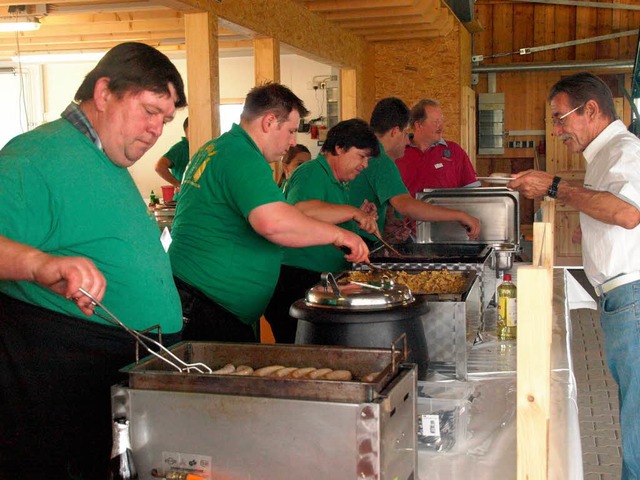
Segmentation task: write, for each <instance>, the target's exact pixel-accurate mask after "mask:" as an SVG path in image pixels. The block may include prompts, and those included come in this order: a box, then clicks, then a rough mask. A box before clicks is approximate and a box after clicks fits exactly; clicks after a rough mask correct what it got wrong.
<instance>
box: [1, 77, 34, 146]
mask: <svg viewBox="0 0 640 480" xmlns="http://www.w3.org/2000/svg"><path fill="white" fill-rule="evenodd" d="M18 72H20V70H19V69H17V68H16V69H14V68H12V67H9V68H0V91H1V92H2V96H0V109H1V110H0V111H2V115H1V116H0V148H2V147H4V146H5V145H6V143H7V142H8V141H9V140H11V139H12V138H13V137H15V136H16V135H19V134H21V133H24V132H27V131H29V130H32V129H33V128H35V127H37V126H38V125H39V124H40V123H42V120H41V119H42V111H43V108H42V105H43V104H42V75H41V73H40V67H37V66H29V67H25V66H23V67H22V74H20V73H18Z"/></svg>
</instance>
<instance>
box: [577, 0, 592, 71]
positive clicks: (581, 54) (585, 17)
mask: <svg viewBox="0 0 640 480" xmlns="http://www.w3.org/2000/svg"><path fill="white" fill-rule="evenodd" d="M596 21H597V12H596V10H595V9H594V8H576V38H577V39H583V38H592V37H595V36H597V31H598V27H597V25H596ZM596 47H597V45H596V42H591V43H583V44H581V45H576V47H575V59H576V60H591V59H593V58H596Z"/></svg>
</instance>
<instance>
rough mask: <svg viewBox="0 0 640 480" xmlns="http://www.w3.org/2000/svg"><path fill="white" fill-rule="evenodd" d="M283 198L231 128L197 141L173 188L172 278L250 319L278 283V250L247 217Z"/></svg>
mask: <svg viewBox="0 0 640 480" xmlns="http://www.w3.org/2000/svg"><path fill="white" fill-rule="evenodd" d="M284 201H285V200H284V196H283V195H282V192H281V191H280V189H279V188H278V185H276V182H275V181H274V180H273V171H272V170H271V168H270V167H269V164H268V162H267V160H266V159H265V158H264V156H263V155H262V153H261V152H260V150H259V149H258V147H257V146H256V144H255V143H254V141H253V140H252V139H251V137H249V135H248V134H247V133H246V132H245V131H244V130H243V129H242V128H240V127H239V126H238V125H233V127H232V128H231V130H230V131H229V132H227V133H225V134H223V135H222V136H220V137H219V138H217V139H214V140H211V141H209V142H208V143H206V144H205V145H203V146H202V148H201V149H200V150H199V151H198V152H197V153H196V154H195V155H194V156H193V158H192V160H191V162H190V163H189V166H188V167H187V171H186V172H185V176H184V180H183V183H182V187H181V189H180V201H179V202H178V206H177V209H176V216H175V219H174V222H173V228H172V231H171V235H172V238H173V241H172V243H171V247H170V249H169V255H170V257H171V265H172V267H173V272H174V275H176V276H177V277H178V278H180V279H181V280H183V281H185V282H187V283H188V284H190V285H192V286H194V287H196V288H198V289H199V290H200V291H202V292H203V293H204V294H206V295H207V296H208V297H209V298H211V299H213V300H214V301H216V302H217V303H218V304H220V305H222V306H223V307H225V308H226V309H227V310H229V311H230V312H231V313H233V314H234V315H236V316H237V317H238V318H240V319H241V320H242V321H243V322H244V323H247V324H252V323H255V322H257V321H258V320H259V319H260V315H262V313H263V311H264V309H265V307H266V306H267V304H268V302H269V299H270V298H271V295H272V293H273V290H274V288H275V285H276V282H277V280H278V275H279V272H280V259H281V247H280V246H279V245H276V244H274V243H271V242H270V241H269V240H267V239H266V238H264V237H263V236H262V235H259V234H258V233H256V232H255V231H254V230H253V228H252V227H251V225H250V224H249V220H248V218H249V214H250V213H251V211H252V210H253V209H255V208H257V207H259V206H261V205H265V204H268V203H273V202H284Z"/></svg>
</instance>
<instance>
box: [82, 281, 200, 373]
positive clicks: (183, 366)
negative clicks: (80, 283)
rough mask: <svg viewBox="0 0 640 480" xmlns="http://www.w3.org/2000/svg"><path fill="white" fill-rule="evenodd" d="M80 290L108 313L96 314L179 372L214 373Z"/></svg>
mask: <svg viewBox="0 0 640 480" xmlns="http://www.w3.org/2000/svg"><path fill="white" fill-rule="evenodd" d="M78 290H79V291H80V293H82V294H83V295H86V296H87V297H89V298H90V299H91V302H93V304H94V305H95V306H97V307H100V308H101V309H102V311H104V312H105V313H106V314H107V315H101V314H100V313H98V312H95V314H96V315H97V316H98V317H100V318H102V319H103V320H106V321H107V322H109V323H111V324H112V325H116V326H118V325H119V326H121V327H122V328H123V329H124V330H125V331H126V332H128V333H129V334H130V335H131V336H133V338H134V339H135V340H136V342H138V344H139V345H140V346H142V347H143V348H144V349H145V350H146V351H147V352H149V353H150V354H151V355H153V356H155V357H157V358H159V359H160V360H162V361H163V362H165V363H168V364H169V365H171V366H172V367H173V368H175V369H176V370H178V371H179V372H187V373H189V372H192V371H195V372H198V373H212V372H213V370H212V369H211V368H209V367H208V366H207V365H205V364H204V363H200V362H198V363H186V362H185V361H184V360H182V359H180V358H178V357H177V356H176V355H175V354H174V353H173V352H172V351H171V350H169V349H168V348H166V347H165V346H164V345H162V344H161V343H160V342H158V341H156V340H154V339H153V338H149V337H147V336H146V335H144V334H142V333H140V332H138V331H137V330H134V329H132V328H129V327H127V326H126V325H125V324H124V323H122V322H121V321H120V320H119V319H118V317H116V316H115V315H114V314H113V313H111V312H110V311H109V310H108V309H107V307H105V306H104V305H102V304H101V303H100V302H99V301H98V300H97V299H96V298H95V297H94V296H93V295H91V294H90V293H89V292H87V291H86V290H85V289H84V288H79V289H78ZM149 343H152V344H153V345H155V346H156V347H158V348H159V349H160V351H161V352H163V353H164V354H165V355H168V356H169V357H171V359H172V360H170V359H169V358H167V357H165V356H163V355H160V354H159V353H157V352H154V351H153V350H152V349H151V347H150V346H149V345H148V344H149Z"/></svg>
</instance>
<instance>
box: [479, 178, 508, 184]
mask: <svg viewBox="0 0 640 480" xmlns="http://www.w3.org/2000/svg"><path fill="white" fill-rule="evenodd" d="M478 180H480V181H481V182H485V183H492V184H494V185H506V184H507V183H509V182H510V181H511V180H513V178H511V177H478Z"/></svg>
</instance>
